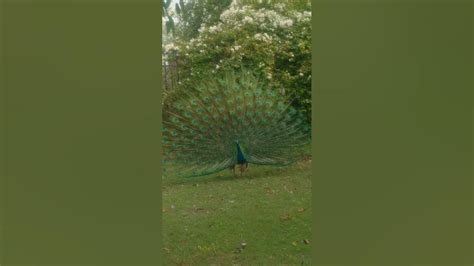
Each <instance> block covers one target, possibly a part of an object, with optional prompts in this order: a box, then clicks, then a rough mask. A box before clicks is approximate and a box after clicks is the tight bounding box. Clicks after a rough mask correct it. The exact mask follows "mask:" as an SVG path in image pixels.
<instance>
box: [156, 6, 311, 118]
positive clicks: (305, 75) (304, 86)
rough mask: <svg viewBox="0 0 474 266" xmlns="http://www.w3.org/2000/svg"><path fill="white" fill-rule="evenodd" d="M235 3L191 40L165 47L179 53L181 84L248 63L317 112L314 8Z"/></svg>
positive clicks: (304, 108) (302, 105)
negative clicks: (313, 96) (313, 103)
mask: <svg viewBox="0 0 474 266" xmlns="http://www.w3.org/2000/svg"><path fill="white" fill-rule="evenodd" d="M309 10H310V7H309V6H308V10H307V11H295V10H288V9H287V8H286V6H285V4H277V5H275V6H274V8H272V9H268V8H261V9H256V8H254V7H251V6H246V5H244V6H238V5H231V6H230V8H228V9H227V10H225V11H224V12H223V13H222V14H221V15H220V20H219V22H218V23H217V24H215V25H210V26H205V25H204V24H203V25H202V27H201V28H200V29H199V34H198V36H197V37H196V38H193V39H191V40H190V41H180V40H179V39H178V40H176V41H175V43H174V45H169V46H168V47H164V49H165V50H167V51H169V50H173V51H175V52H176V53H177V55H178V56H179V58H180V60H181V63H180V73H181V74H180V76H181V77H182V79H181V85H180V86H181V88H178V92H179V90H181V89H189V88H192V87H193V84H195V83H196V82H200V81H201V80H206V79H212V78H213V77H215V76H216V75H217V74H219V73H223V72H224V71H226V70H229V69H240V68H241V67H245V68H247V69H249V68H250V69H252V71H253V72H254V73H256V74H259V75H261V76H262V78H263V79H265V80H266V81H267V82H268V85H269V86H271V87H273V88H274V89H278V90H280V91H281V93H285V94H287V93H291V94H293V95H295V102H294V104H295V106H297V107H298V108H299V109H300V110H301V111H302V112H305V113H307V115H308V119H310V113H311V12H310V11H309Z"/></svg>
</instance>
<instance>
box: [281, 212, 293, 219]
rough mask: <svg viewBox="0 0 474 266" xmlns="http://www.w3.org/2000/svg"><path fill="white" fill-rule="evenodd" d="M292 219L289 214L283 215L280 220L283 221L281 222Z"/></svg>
mask: <svg viewBox="0 0 474 266" xmlns="http://www.w3.org/2000/svg"><path fill="white" fill-rule="evenodd" d="M290 219H291V216H290V214H288V213H285V214H283V215H281V216H280V220H281V221H288V220H290Z"/></svg>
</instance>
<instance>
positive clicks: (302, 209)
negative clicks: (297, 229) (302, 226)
mask: <svg viewBox="0 0 474 266" xmlns="http://www.w3.org/2000/svg"><path fill="white" fill-rule="evenodd" d="M305 210H306V209H305V208H299V209H298V211H299V212H304V211H305Z"/></svg>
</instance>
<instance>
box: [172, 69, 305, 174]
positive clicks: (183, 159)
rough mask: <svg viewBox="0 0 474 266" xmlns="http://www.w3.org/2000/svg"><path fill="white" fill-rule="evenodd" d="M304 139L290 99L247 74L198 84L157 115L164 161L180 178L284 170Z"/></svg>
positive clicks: (302, 120)
mask: <svg viewBox="0 0 474 266" xmlns="http://www.w3.org/2000/svg"><path fill="white" fill-rule="evenodd" d="M309 140H310V126H309V123H308V122H307V120H306V117H305V116H304V115H303V114H302V113H300V112H299V111H297V110H296V109H295V108H294V107H292V105H291V99H290V96H289V95H286V96H284V95H282V94H281V93H280V92H278V91H277V90H275V89H270V88H269V87H268V86H267V85H266V82H265V81H264V79H260V78H258V77H257V76H256V75H254V74H253V73H251V72H250V71H244V70H241V71H232V72H227V73H225V74H223V75H222V76H220V77H215V78H214V79H212V80H207V81H206V82H201V83H199V84H198V85H196V86H195V88H193V90H189V91H185V92H183V95H182V96H180V98H179V99H178V100H176V101H175V102H174V103H173V104H172V107H171V108H169V109H168V110H165V111H164V112H163V150H164V158H165V162H167V163H168V164H167V165H171V166H172V169H173V170H172V171H173V174H175V175H178V176H183V177H195V176H203V175H209V174H212V173H216V172H219V171H222V170H225V169H230V170H232V172H233V173H234V176H235V169H236V168H238V169H239V170H240V176H242V173H243V172H244V171H246V169H248V167H249V164H256V165H277V166H285V165H289V164H291V163H293V162H294V161H295V160H296V159H297V158H298V154H300V151H301V148H302V147H303V146H304V145H305V144H307V143H308V142H309ZM165 169H166V168H165Z"/></svg>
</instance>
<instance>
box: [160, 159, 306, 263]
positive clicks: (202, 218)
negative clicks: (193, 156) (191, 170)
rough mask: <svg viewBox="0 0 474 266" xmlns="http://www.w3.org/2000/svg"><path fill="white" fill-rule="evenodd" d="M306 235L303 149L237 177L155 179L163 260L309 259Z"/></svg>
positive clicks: (259, 261)
mask: <svg viewBox="0 0 474 266" xmlns="http://www.w3.org/2000/svg"><path fill="white" fill-rule="evenodd" d="M310 236H311V159H310V158H309V157H308V158H307V159H304V160H301V161H299V162H297V163H295V164H293V165H291V166H288V167H282V168H278V167H266V166H255V165H250V167H249V170H248V171H247V172H245V173H244V176H243V177H235V178H234V177H233V176H232V173H231V172H230V171H223V172H221V173H218V174H214V175H211V176H206V177H198V178H191V179H183V178H175V177H166V178H164V179H163V237H164V242H163V249H164V250H163V254H164V260H165V265H233V264H241V265H281V264H287V265H288V264H289V265H302V263H303V265H310V263H311V251H310V250H311V242H310V238H311V237H310ZM241 243H246V246H245V248H242V244H241Z"/></svg>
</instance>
